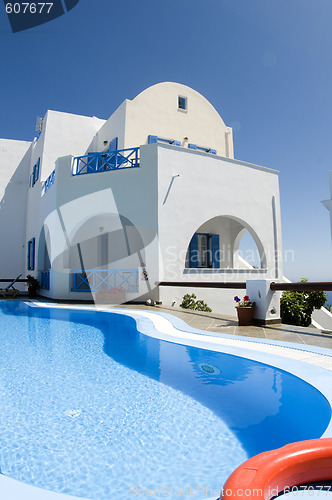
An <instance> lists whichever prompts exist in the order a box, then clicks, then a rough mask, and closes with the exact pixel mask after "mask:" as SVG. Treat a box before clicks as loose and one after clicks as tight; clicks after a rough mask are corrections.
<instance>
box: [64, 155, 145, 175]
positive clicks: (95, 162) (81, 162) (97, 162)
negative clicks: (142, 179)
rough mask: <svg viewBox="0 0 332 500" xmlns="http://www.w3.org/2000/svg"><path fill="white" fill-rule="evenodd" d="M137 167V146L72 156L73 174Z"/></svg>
mask: <svg viewBox="0 0 332 500" xmlns="http://www.w3.org/2000/svg"><path fill="white" fill-rule="evenodd" d="M137 167H139V148H131V149H122V150H117V151H106V152H105V153H88V154H87V155H84V156H77V157H75V158H74V167H73V175H84V174H95V173H98V172H108V171H111V170H124V169H126V168H137Z"/></svg>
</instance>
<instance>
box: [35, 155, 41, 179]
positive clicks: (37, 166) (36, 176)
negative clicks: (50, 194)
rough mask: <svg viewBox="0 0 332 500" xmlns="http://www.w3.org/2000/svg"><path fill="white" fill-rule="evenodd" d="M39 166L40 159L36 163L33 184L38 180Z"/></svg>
mask: <svg viewBox="0 0 332 500" xmlns="http://www.w3.org/2000/svg"><path fill="white" fill-rule="evenodd" d="M39 165H40V158H38V161H37V163H36V175H35V182H37V180H38V179H39Z"/></svg>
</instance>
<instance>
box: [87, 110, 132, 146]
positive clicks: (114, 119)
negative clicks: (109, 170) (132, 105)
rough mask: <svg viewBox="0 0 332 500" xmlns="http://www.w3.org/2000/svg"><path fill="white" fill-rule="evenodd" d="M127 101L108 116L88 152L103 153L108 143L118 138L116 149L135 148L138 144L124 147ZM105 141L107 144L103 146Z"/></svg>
mask: <svg viewBox="0 0 332 500" xmlns="http://www.w3.org/2000/svg"><path fill="white" fill-rule="evenodd" d="M127 102H128V101H127V100H125V101H124V102H123V103H122V104H121V105H120V106H119V107H118V109H117V110H116V111H114V113H113V114H112V116H110V118H109V119H108V120H107V121H106V122H105V124H104V125H103V126H102V127H101V128H100V129H99V131H98V132H97V134H96V135H95V137H94V140H93V142H92V143H91V144H90V146H89V148H88V151H98V152H100V151H105V150H107V149H108V148H109V143H110V142H111V141H112V140H113V139H114V138H115V137H117V138H118V149H125V147H127V148H130V147H132V148H133V147H137V146H139V143H132V144H129V145H127V146H125V126H126V109H127ZM104 141H107V144H104Z"/></svg>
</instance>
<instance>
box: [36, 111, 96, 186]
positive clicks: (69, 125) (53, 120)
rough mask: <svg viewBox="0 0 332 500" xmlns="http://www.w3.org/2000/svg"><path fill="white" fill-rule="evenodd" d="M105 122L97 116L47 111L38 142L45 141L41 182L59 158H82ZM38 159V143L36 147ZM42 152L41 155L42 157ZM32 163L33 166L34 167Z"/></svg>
mask: <svg viewBox="0 0 332 500" xmlns="http://www.w3.org/2000/svg"><path fill="white" fill-rule="evenodd" d="M104 123H105V120H101V119H99V118H96V117H95V116H93V117H89V116H80V115H73V114H70V113H62V112H59V111H51V110H49V111H47V113H46V116H45V118H44V122H43V131H42V134H41V136H40V138H39V139H38V142H39V141H40V140H41V141H43V140H44V144H43V152H42V164H41V170H42V171H41V178H40V180H41V181H44V180H45V179H46V178H47V177H48V176H49V175H50V173H51V172H52V171H53V169H54V166H55V162H56V160H57V158H59V157H61V156H66V155H72V156H82V155H84V154H85V151H86V150H87V148H88V146H89V144H90V143H91V140H92V139H93V137H94V135H95V134H96V132H97V131H98V130H99V129H100V127H101V126H102V125H103V124H104ZM35 150H36V154H35V152H34V155H35V156H36V158H34V159H36V160H37V158H38V154H37V150H38V143H37V146H36V147H35ZM40 154H41V152H40V153H39V156H40ZM33 163H34V162H33V161H32V165H33Z"/></svg>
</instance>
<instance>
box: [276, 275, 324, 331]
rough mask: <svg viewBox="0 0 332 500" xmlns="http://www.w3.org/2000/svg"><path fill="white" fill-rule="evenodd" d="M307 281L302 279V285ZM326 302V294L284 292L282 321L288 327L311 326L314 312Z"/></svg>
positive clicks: (281, 311) (281, 303) (281, 300)
mask: <svg viewBox="0 0 332 500" xmlns="http://www.w3.org/2000/svg"><path fill="white" fill-rule="evenodd" d="M306 281H308V280H306V279H302V280H301V283H305V282H306ZM325 302H326V293H325V292H284V293H283V294H282V296H281V299H280V313H281V320H282V322H283V323H286V324H288V325H296V326H309V325H310V323H311V315H312V312H313V310H314V309H320V308H321V307H322V306H323V305H324V304H325Z"/></svg>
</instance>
